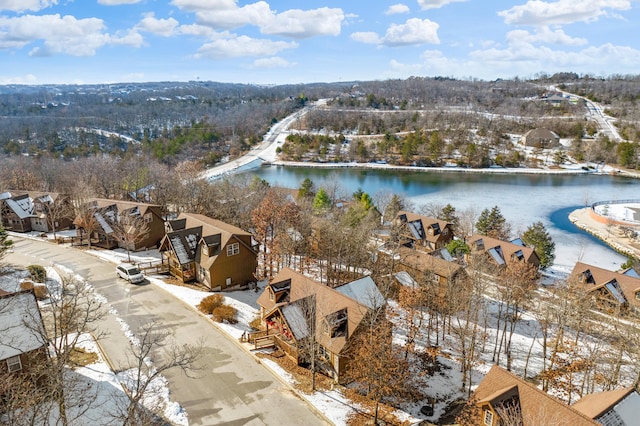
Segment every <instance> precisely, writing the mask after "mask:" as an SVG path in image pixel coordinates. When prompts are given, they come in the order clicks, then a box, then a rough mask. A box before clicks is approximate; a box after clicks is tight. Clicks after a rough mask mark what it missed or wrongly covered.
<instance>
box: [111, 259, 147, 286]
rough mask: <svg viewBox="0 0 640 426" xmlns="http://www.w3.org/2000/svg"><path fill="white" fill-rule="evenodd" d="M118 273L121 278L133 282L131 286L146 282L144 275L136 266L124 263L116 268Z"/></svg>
mask: <svg viewBox="0 0 640 426" xmlns="http://www.w3.org/2000/svg"><path fill="white" fill-rule="evenodd" d="M116 273H117V274H118V276H119V277H120V278H122V279H125V280H127V281H129V282H131V284H136V283H141V282H142V281H144V275H143V274H142V272H140V271H139V270H138V268H137V267H136V266H135V265H130V264H128V263H122V264H120V265H118V266H116Z"/></svg>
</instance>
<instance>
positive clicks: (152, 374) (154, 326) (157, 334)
mask: <svg viewBox="0 0 640 426" xmlns="http://www.w3.org/2000/svg"><path fill="white" fill-rule="evenodd" d="M170 337H171V336H170V334H169V333H168V332H167V331H166V330H165V329H164V327H163V326H161V325H160V324H159V323H156V322H150V323H147V324H145V325H143V326H142V327H140V329H139V330H138V333H137V344H135V345H133V346H132V350H131V358H132V359H133V363H132V364H133V366H134V367H133V368H132V369H130V370H127V371H126V372H125V374H124V377H125V379H124V380H125V381H124V383H123V385H124V387H125V389H126V394H127V399H126V401H125V402H124V404H120V407H119V410H118V412H114V413H112V415H113V416H114V417H115V418H117V419H118V420H119V421H121V422H122V424H123V425H131V426H134V425H142V424H154V423H158V419H160V418H162V408H164V407H161V406H160V405H159V404H158V402H157V400H156V399H155V398H154V396H155V395H154V394H153V386H154V383H155V382H156V381H157V380H159V379H160V378H161V377H162V375H163V374H164V373H165V372H166V371H168V370H173V369H179V370H180V371H181V372H182V373H183V374H185V375H186V376H187V377H195V376H192V374H193V373H194V372H196V371H198V369H199V368H198V367H197V366H196V362H197V361H198V360H199V359H200V357H201V355H202V342H198V343H197V344H196V345H189V344H184V345H176V344H175V343H170V344H169V343H167V340H169V339H170ZM161 350H162V355H160V356H157V357H153V355H154V353H158V352H159V351H161ZM152 358H153V362H152V361H151V360H152Z"/></svg>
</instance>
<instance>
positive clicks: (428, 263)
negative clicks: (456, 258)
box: [399, 247, 463, 279]
mask: <svg viewBox="0 0 640 426" xmlns="http://www.w3.org/2000/svg"><path fill="white" fill-rule="evenodd" d="M399 254H400V263H401V264H402V265H404V266H406V267H409V268H412V269H415V270H418V271H421V272H427V271H430V272H433V273H435V274H436V275H438V276H440V277H445V278H448V279H450V278H453V277H454V276H455V275H456V274H458V273H459V272H461V271H462V270H463V268H462V266H461V265H460V264H458V263H455V262H450V261H448V260H444V259H441V258H439V257H435V256H432V255H430V254H428V253H423V252H421V251H419V250H412V249H410V248H406V247H400V250H399Z"/></svg>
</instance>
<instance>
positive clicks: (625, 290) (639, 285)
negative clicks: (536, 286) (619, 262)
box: [569, 262, 640, 311]
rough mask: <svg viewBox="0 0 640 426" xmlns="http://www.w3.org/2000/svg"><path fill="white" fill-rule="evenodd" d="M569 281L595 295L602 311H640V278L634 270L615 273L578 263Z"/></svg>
mask: <svg viewBox="0 0 640 426" xmlns="http://www.w3.org/2000/svg"><path fill="white" fill-rule="evenodd" d="M569 280H572V281H573V282H575V283H577V284H578V285H580V286H581V287H582V288H584V289H585V290H587V291H588V292H589V293H590V294H591V295H593V296H594V299H595V300H596V304H597V306H598V308H599V309H601V310H604V311H612V310H616V309H618V308H621V309H623V310H625V309H627V308H632V309H635V310H638V309H640V278H638V276H637V274H636V273H635V272H633V270H627V271H624V272H614V271H610V270H608V269H604V268H599V267H597V266H593V265H589V264H586V263H582V262H578V263H576V265H575V266H574V267H573V271H572V272H571V274H570V275H569Z"/></svg>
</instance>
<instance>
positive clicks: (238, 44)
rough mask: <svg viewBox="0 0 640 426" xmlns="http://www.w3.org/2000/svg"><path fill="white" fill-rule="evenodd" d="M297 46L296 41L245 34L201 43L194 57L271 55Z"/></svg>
mask: <svg viewBox="0 0 640 426" xmlns="http://www.w3.org/2000/svg"><path fill="white" fill-rule="evenodd" d="M295 47H298V44H297V43H293V42H285V41H272V40H264V39H255V38H251V37H247V36H244V35H243V36H239V37H227V38H220V39H218V40H213V41H211V42H209V43H205V44H204V45H202V46H201V47H200V48H199V49H198V51H197V53H196V55H195V57H196V58H235V57H240V56H272V55H275V54H276V53H278V52H279V51H281V50H284V49H292V48H295Z"/></svg>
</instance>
